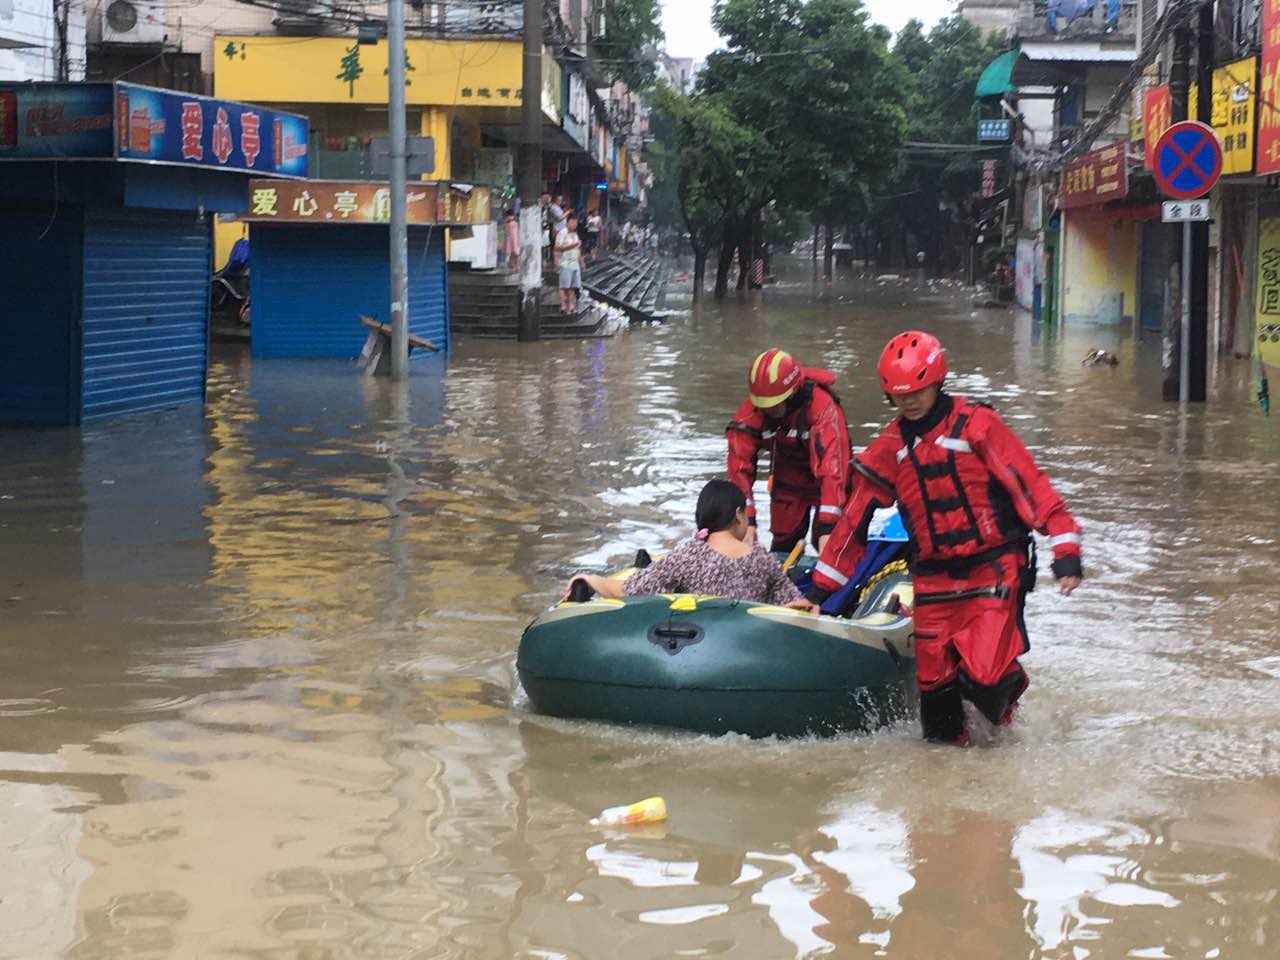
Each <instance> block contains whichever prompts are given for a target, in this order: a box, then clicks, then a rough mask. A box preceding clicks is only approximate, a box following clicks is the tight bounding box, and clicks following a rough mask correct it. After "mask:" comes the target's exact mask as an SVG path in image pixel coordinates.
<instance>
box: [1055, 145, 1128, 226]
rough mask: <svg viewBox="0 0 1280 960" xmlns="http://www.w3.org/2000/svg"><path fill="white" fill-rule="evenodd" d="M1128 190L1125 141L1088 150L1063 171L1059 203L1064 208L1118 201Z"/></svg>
mask: <svg viewBox="0 0 1280 960" xmlns="http://www.w3.org/2000/svg"><path fill="white" fill-rule="evenodd" d="M1128 193H1129V172H1128V169H1127V168H1126V166H1125V160H1124V144H1123V143H1116V144H1112V145H1111V146H1109V147H1102V148H1101V149H1099V150H1090V151H1089V152H1088V153H1086V154H1085V155H1084V156H1083V157H1081V158H1080V159H1079V160H1076V161H1074V162H1073V163H1072V164H1071V165H1070V166H1068V167H1067V168H1066V169H1065V170H1063V171H1062V187H1061V189H1060V190H1059V191H1058V206H1060V207H1061V208H1062V209H1063V210H1070V209H1072V208H1073V207H1091V206H1095V205H1097V204H1101V203H1106V202H1107V201H1108V200H1120V199H1122V198H1123V197H1125V196H1126V195H1128Z"/></svg>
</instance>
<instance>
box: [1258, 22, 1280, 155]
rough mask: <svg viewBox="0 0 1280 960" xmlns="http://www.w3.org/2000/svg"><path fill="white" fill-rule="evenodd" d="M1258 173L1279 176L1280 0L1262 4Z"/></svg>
mask: <svg viewBox="0 0 1280 960" xmlns="http://www.w3.org/2000/svg"><path fill="white" fill-rule="evenodd" d="M1258 173H1280V0H1263V3H1262V97H1261V99H1260V100H1259V103H1258Z"/></svg>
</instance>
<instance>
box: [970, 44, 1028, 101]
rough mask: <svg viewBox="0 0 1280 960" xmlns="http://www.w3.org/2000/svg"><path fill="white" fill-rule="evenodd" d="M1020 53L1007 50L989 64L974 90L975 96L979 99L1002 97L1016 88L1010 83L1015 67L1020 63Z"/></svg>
mask: <svg viewBox="0 0 1280 960" xmlns="http://www.w3.org/2000/svg"><path fill="white" fill-rule="evenodd" d="M1020 52H1021V51H1018V50H1006V51H1005V52H1004V53H1002V54H1000V56H998V57H996V58H995V59H994V60H992V61H991V62H990V63H989V64H987V69H985V70H983V71H982V76H980V77H979V78H978V86H977V89H975V90H974V95H975V96H977V97H1002V96H1004V95H1005V94H1006V93H1009V92H1010V91H1011V90H1013V89H1014V87H1013V83H1012V82H1011V81H1010V75H1011V74H1012V73H1013V65H1014V64H1015V63H1017V62H1018V56H1019V54H1020Z"/></svg>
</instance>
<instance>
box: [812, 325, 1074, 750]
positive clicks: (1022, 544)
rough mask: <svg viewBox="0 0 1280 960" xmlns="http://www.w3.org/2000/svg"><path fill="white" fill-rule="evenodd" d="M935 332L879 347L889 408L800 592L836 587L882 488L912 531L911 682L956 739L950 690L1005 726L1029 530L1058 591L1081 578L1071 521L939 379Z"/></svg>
mask: <svg viewBox="0 0 1280 960" xmlns="http://www.w3.org/2000/svg"><path fill="white" fill-rule="evenodd" d="M946 375H947V361H946V357H945V356H944V355H943V351H942V344H940V343H939V342H938V341H937V339H935V338H934V337H932V336H930V335H929V334H927V333H920V332H917V331H910V332H907V333H902V334H899V335H898V336H896V337H894V338H893V339H892V340H890V341H889V343H888V345H887V346H886V347H885V349H884V353H883V354H882V355H881V357H880V385H881V387H883V389H884V392H885V393H886V394H887V395H888V396H889V398H890V399H891V400H892V401H893V404H894V406H896V407H897V408H898V412H899V414H900V416H898V417H897V418H896V419H895V420H894V421H893V422H892V423H891V424H889V426H888V427H886V428H885V430H884V431H883V432H882V433H881V434H880V436H879V437H877V438H876V439H875V441H873V442H872V444H871V445H870V446H869V447H867V449H866V450H864V451H863V452H862V453H860V454H858V456H857V458H856V459H855V460H854V463H853V472H854V474H855V476H854V487H853V493H852V496H851V497H850V498H849V501H848V503H846V504H845V508H844V515H843V516H842V517H841V518H840V522H839V523H838V524H837V525H836V529H835V531H834V532H833V533H832V535H831V539H830V540H829V541H828V542H827V545H826V549H824V550H823V551H822V556H821V558H820V559H819V561H818V565H817V567H816V569H815V572H814V575H813V582H814V587H813V590H811V591H810V594H809V599H810V600H814V601H817V602H821V601H822V600H824V599H826V597H827V596H828V595H829V594H830V593H832V592H834V591H835V590H837V589H839V588H840V587H841V586H843V585H844V584H845V583H846V582H847V580H848V577H849V575H850V574H851V573H852V572H853V570H854V568H855V567H856V566H857V564H858V561H859V560H860V559H861V557H862V554H863V551H864V550H865V548H866V536H867V525H868V524H869V523H870V522H871V516H872V514H873V513H874V512H875V511H876V509H877V508H880V507H887V506H889V505H890V504H892V503H893V502H894V501H895V500H896V501H897V502H898V509H899V511H900V513H901V514H902V519H903V521H904V522H905V523H906V525H907V529H908V530H909V531H910V533H911V540H912V559H911V568H912V574H913V577H914V580H915V601H914V602H915V607H914V619H915V638H916V681H917V683H918V684H919V687H920V716H921V721H922V724H923V727H924V735H925V738H926V739H929V740H933V741H938V742H944V743H965V742H966V741H967V739H968V737H967V733H966V731H965V719H964V708H963V706H962V701H963V700H968V701H969V702H970V703H972V704H973V705H974V706H975V707H977V708H978V710H979V711H981V712H982V714H983V715H984V716H986V717H987V719H989V720H990V721H991V722H992V723H995V724H1002V725H1003V724H1007V723H1008V722H1009V721H1010V720H1011V719H1012V717H1013V712H1014V707H1015V705H1016V704H1017V702H1018V698H1019V697H1021V696H1022V694H1023V692H1024V691H1025V690H1026V688H1027V684H1028V680H1027V675H1026V673H1025V671H1024V670H1023V669H1022V665H1021V664H1020V663H1019V662H1018V657H1020V656H1021V655H1022V654H1024V653H1025V652H1026V651H1027V650H1028V648H1029V642H1028V640H1027V628H1026V623H1025V622H1024V620H1023V609H1024V606H1025V603H1026V595H1027V593H1028V591H1030V590H1031V589H1032V587H1033V586H1034V585H1035V546H1034V543H1033V542H1032V539H1031V531H1032V530H1036V531H1039V532H1040V533H1042V534H1044V535H1046V536H1048V538H1049V544H1050V546H1051V547H1052V548H1053V574H1054V577H1055V578H1056V579H1057V581H1058V587H1059V590H1060V591H1061V592H1062V593H1063V594H1064V595H1066V594H1070V593H1071V592H1072V591H1073V590H1075V588H1076V587H1078V586H1079V585H1080V581H1081V578H1082V577H1083V571H1082V568H1081V566H1080V527H1079V525H1078V524H1077V523H1076V522H1075V520H1073V519H1072V517H1071V514H1069V513H1068V512H1067V508H1066V505H1065V504H1064V503H1063V502H1062V497H1060V496H1059V495H1058V493H1057V491H1056V490H1054V489H1053V486H1052V484H1050V483H1049V478H1048V477H1046V476H1045V475H1044V474H1043V473H1042V472H1041V471H1040V468H1039V467H1038V466H1037V465H1036V462H1035V460H1034V459H1032V456H1031V454H1030V453H1028V452H1027V449H1026V447H1024V446H1023V445H1022V442H1021V441H1020V440H1019V439H1018V438H1017V437H1016V436H1015V435H1014V433H1013V431H1012V430H1010V429H1009V428H1008V427H1007V426H1005V424H1004V421H1003V420H1001V419H1000V416H999V414H997V413H996V412H995V411H994V410H993V409H991V408H990V407H989V406H987V405H985V404H978V403H970V402H969V401H967V400H964V399H962V398H960V397H953V396H951V395H950V394H948V393H946V392H945V391H943V389H942V383H943V380H944V379H945V377H946Z"/></svg>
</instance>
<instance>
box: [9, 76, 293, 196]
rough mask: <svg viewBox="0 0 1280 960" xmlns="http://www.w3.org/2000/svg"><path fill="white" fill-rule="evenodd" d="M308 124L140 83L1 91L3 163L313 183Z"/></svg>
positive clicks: (271, 112) (284, 115) (44, 85)
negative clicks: (114, 163) (225, 173)
mask: <svg viewBox="0 0 1280 960" xmlns="http://www.w3.org/2000/svg"><path fill="white" fill-rule="evenodd" d="M307 140H308V122H307V118H306V117H301V116H298V115H296V114H292V113H281V112H280V111H278V110H268V109H266V108H264V107H256V106H251V105H249V104H244V103H236V102H234V101H230V100H218V99H215V98H213V97H201V96H196V95H195V94H187V93H178V92H175V91H172V90H157V89H155V88H152V87H143V86H139V85H137V84H133V83H27V84H13V85H3V84H0V160H33V159H34V160H126V161H133V162H141V163H160V164H172V165H176V166H195V167H205V168H210V169H217V170H237V171H240V172H247V173H261V174H264V175H266V174H272V175H276V176H286V177H305V176H306V175H307Z"/></svg>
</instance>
